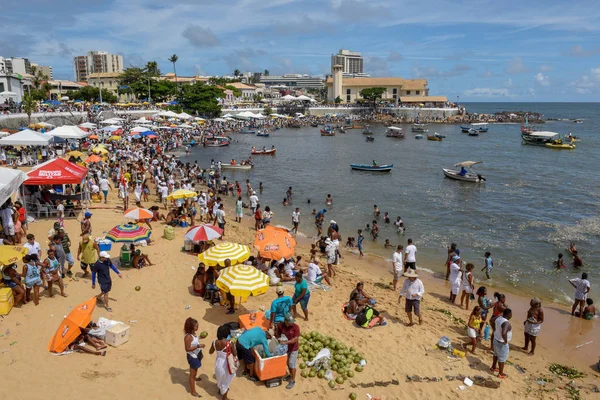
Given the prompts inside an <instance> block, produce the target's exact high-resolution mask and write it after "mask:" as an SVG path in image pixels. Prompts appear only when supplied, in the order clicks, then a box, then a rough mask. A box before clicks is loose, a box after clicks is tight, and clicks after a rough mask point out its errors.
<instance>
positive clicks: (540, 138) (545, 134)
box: [521, 127, 559, 146]
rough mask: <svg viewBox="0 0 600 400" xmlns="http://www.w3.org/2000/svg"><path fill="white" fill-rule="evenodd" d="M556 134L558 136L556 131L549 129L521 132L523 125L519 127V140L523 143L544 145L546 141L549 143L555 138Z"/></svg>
mask: <svg viewBox="0 0 600 400" xmlns="http://www.w3.org/2000/svg"><path fill="white" fill-rule="evenodd" d="M557 136H559V134H558V133H556V132H550V131H531V132H529V133H525V132H523V127H521V140H522V141H523V144H529V145H532V146H545V145H546V144H547V143H551V142H552V141H553V140H555V139H556V137H557Z"/></svg>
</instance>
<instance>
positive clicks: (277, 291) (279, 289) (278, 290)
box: [275, 286, 285, 294]
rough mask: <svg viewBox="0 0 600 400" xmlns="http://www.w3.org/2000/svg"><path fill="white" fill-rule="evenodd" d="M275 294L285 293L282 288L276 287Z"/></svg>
mask: <svg viewBox="0 0 600 400" xmlns="http://www.w3.org/2000/svg"><path fill="white" fill-rule="evenodd" d="M275 293H277V294H284V293H285V289H284V287H283V286H277V290H275Z"/></svg>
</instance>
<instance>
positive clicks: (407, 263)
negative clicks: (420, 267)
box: [404, 238, 417, 272]
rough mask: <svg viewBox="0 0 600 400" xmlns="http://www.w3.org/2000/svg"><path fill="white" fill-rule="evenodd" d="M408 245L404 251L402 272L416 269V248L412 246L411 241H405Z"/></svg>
mask: <svg viewBox="0 0 600 400" xmlns="http://www.w3.org/2000/svg"><path fill="white" fill-rule="evenodd" d="M407 243H408V245H407V246H406V249H405V250H404V272H406V271H407V270H408V269H409V268H410V269H412V270H416V269H417V246H415V245H414V244H413V240H412V239H410V238H409V239H408V240H407Z"/></svg>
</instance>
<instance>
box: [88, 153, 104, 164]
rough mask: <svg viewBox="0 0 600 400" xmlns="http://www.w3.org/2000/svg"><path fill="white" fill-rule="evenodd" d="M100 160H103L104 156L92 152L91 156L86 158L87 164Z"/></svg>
mask: <svg viewBox="0 0 600 400" xmlns="http://www.w3.org/2000/svg"><path fill="white" fill-rule="evenodd" d="M100 161H102V157H100V156H97V155H95V154H92V155H91V156H89V157H88V158H87V160H85V163H86V164H89V163H92V164H93V163H97V162H100Z"/></svg>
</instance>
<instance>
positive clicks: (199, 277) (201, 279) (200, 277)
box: [192, 263, 206, 297]
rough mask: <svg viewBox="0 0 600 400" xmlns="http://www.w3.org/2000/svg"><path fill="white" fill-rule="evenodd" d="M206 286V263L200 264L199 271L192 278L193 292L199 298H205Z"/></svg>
mask: <svg viewBox="0 0 600 400" xmlns="http://www.w3.org/2000/svg"><path fill="white" fill-rule="evenodd" d="M205 286H206V266H205V265H204V263H200V264H198V269H197V270H196V273H195V274H194V277H193V278H192V290H193V291H194V293H195V294H196V295H197V296H200V297H204V292H205Z"/></svg>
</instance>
